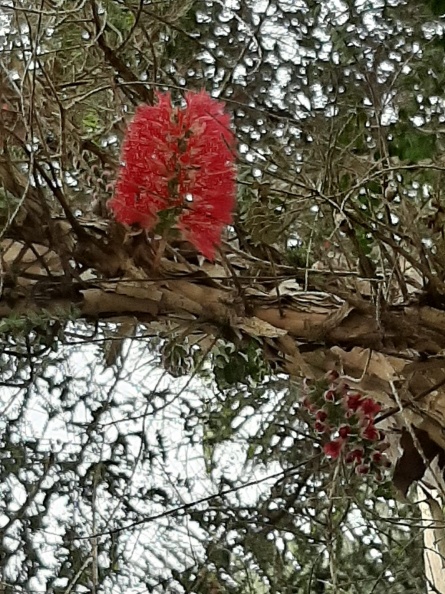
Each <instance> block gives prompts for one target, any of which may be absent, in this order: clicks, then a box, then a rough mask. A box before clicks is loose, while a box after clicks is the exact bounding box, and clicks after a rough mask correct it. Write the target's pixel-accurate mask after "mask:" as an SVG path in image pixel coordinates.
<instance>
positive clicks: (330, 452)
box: [323, 438, 344, 460]
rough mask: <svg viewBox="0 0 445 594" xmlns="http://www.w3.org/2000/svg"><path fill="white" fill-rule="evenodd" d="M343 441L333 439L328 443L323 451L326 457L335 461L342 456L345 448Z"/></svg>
mask: <svg viewBox="0 0 445 594" xmlns="http://www.w3.org/2000/svg"><path fill="white" fill-rule="evenodd" d="M343 444H344V442H343V440H342V439H341V438H337V439H333V440H332V441H328V443H325V444H324V446H323V451H324V453H325V454H326V456H329V457H330V458H333V459H334V460H335V459H336V458H338V457H339V456H340V452H341V451H342V448H343Z"/></svg>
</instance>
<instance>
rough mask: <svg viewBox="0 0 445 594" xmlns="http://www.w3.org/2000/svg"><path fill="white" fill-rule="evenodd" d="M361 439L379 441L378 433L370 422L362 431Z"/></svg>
mask: <svg viewBox="0 0 445 594" xmlns="http://www.w3.org/2000/svg"><path fill="white" fill-rule="evenodd" d="M362 437H364V438H365V439H369V440H370V441H377V440H378V439H380V432H379V431H378V429H376V427H375V426H374V423H372V422H370V423H368V425H367V426H366V427H365V428H364V429H363V431H362Z"/></svg>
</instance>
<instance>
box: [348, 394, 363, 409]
mask: <svg viewBox="0 0 445 594" xmlns="http://www.w3.org/2000/svg"><path fill="white" fill-rule="evenodd" d="M362 400H363V398H362V395H361V394H360V393H359V392H348V393H347V394H346V408H348V409H349V410H351V411H353V412H356V411H357V409H358V408H359V407H360V406H361V403H362Z"/></svg>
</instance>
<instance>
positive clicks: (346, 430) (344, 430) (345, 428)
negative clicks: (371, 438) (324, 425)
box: [338, 425, 351, 439]
mask: <svg viewBox="0 0 445 594" xmlns="http://www.w3.org/2000/svg"><path fill="white" fill-rule="evenodd" d="M338 434H339V435H340V437H341V438H342V439H347V438H348V437H349V435H350V434H351V427H350V426H349V425H342V426H341V427H339V429H338Z"/></svg>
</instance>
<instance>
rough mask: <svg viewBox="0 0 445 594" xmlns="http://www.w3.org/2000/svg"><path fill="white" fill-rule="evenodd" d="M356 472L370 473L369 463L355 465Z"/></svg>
mask: <svg viewBox="0 0 445 594" xmlns="http://www.w3.org/2000/svg"><path fill="white" fill-rule="evenodd" d="M355 472H356V474H369V465H368V464H359V465H358V466H356V467H355Z"/></svg>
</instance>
